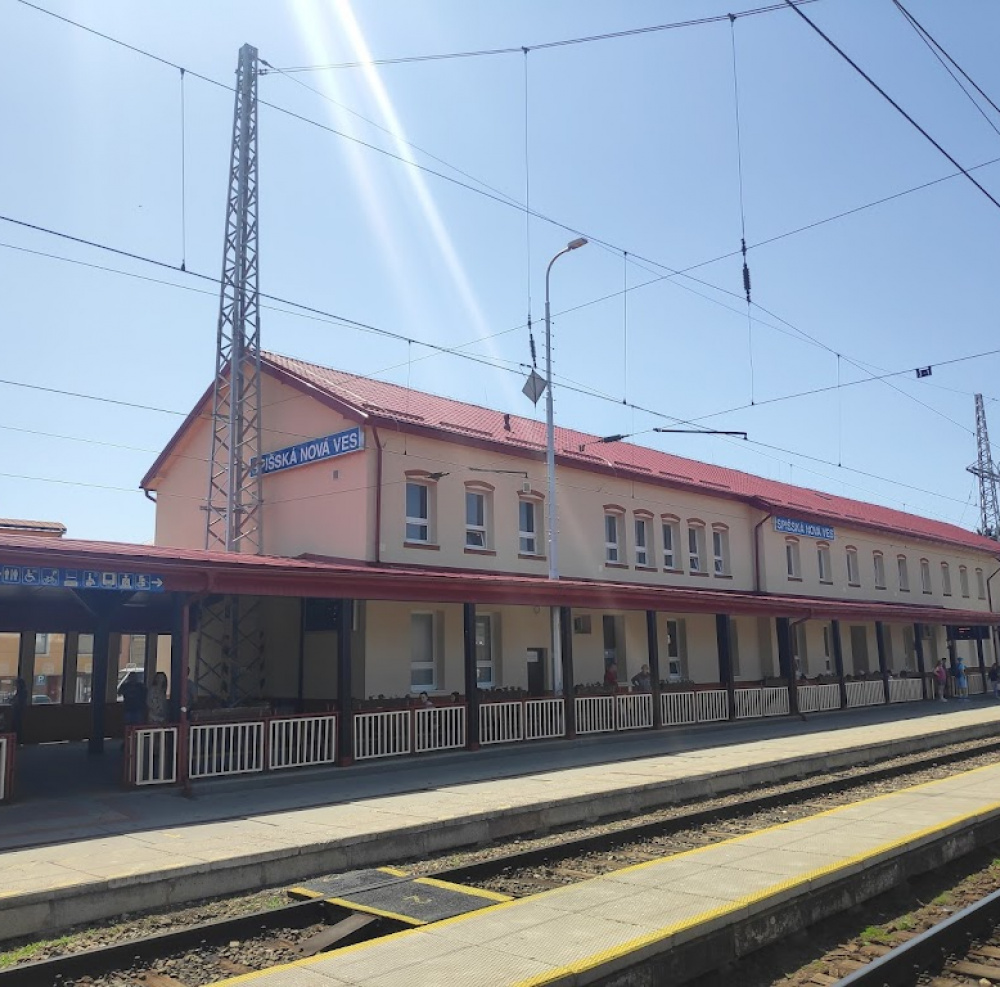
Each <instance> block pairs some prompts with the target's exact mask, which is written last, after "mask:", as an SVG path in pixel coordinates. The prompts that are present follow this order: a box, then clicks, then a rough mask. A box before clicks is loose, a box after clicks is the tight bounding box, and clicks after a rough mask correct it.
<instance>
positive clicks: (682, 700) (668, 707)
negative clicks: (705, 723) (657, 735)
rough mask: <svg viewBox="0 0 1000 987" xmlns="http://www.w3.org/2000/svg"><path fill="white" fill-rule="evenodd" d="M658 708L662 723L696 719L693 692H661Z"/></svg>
mask: <svg viewBox="0 0 1000 987" xmlns="http://www.w3.org/2000/svg"><path fill="white" fill-rule="evenodd" d="M660 709H661V711H662V715H663V723H664V725H670V726H674V725H676V724H679V723H695V722H697V719H698V710H697V707H696V705H695V701H694V693H693V692H661V693H660Z"/></svg>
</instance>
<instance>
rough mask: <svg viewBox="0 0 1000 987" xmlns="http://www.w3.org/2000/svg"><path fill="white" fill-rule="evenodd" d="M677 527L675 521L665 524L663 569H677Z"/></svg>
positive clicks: (665, 522)
mask: <svg viewBox="0 0 1000 987" xmlns="http://www.w3.org/2000/svg"><path fill="white" fill-rule="evenodd" d="M676 551H677V525H676V523H675V522H673V521H664V522H663V568H664V569H676V568H678V565H677V556H676V555H675V552H676Z"/></svg>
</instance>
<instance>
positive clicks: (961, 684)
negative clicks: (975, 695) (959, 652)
mask: <svg viewBox="0 0 1000 987" xmlns="http://www.w3.org/2000/svg"><path fill="white" fill-rule="evenodd" d="M955 691H956V692H957V693H958V698H959V699H964V700H965V701H966V702H968V701H969V680H968V678H967V677H966V674H965V662H964V661H962V659H961V658H959V659H958V661H957V662H956V664H955Z"/></svg>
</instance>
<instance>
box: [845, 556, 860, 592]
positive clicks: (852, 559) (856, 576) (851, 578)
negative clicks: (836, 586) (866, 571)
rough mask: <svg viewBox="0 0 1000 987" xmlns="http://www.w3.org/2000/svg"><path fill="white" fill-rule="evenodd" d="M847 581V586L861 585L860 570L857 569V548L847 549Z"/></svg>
mask: <svg viewBox="0 0 1000 987" xmlns="http://www.w3.org/2000/svg"><path fill="white" fill-rule="evenodd" d="M847 583H848V585H849V586H860V585H861V570H860V569H858V550H857V549H856V548H849V549H847Z"/></svg>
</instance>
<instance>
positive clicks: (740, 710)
mask: <svg viewBox="0 0 1000 987" xmlns="http://www.w3.org/2000/svg"><path fill="white" fill-rule="evenodd" d="M735 695H736V719H738V720H749V719H753V718H754V717H757V716H762V715H763V708H764V707H763V696H762V694H761V690H760V689H737V690H736V693H735Z"/></svg>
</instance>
